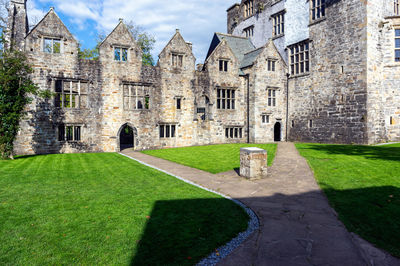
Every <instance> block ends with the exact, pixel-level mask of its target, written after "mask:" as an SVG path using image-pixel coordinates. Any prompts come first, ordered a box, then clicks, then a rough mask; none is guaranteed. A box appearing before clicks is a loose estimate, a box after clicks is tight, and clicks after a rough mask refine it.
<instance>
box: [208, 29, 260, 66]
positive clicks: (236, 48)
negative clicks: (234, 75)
mask: <svg viewBox="0 0 400 266" xmlns="http://www.w3.org/2000/svg"><path fill="white" fill-rule="evenodd" d="M222 40H225V41H226V43H227V44H228V46H229V47H230V48H231V50H232V52H233V53H234V55H235V56H236V58H237V59H238V60H239V64H241V63H242V61H243V58H244V54H246V53H248V52H250V51H252V50H254V49H255V48H256V47H255V46H254V45H253V43H252V42H251V41H250V39H249V38H245V37H239V36H234V35H230V34H224V33H218V32H217V33H215V34H214V37H213V40H212V42H211V46H210V49H209V50H208V53H207V58H208V57H209V56H210V55H211V54H212V52H213V51H214V49H215V48H216V47H217V46H218V44H219V43H220V42H222ZM207 58H206V60H207Z"/></svg>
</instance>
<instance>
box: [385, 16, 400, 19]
mask: <svg viewBox="0 0 400 266" xmlns="http://www.w3.org/2000/svg"><path fill="white" fill-rule="evenodd" d="M395 18H400V15H392V16H387V17H385V19H395Z"/></svg>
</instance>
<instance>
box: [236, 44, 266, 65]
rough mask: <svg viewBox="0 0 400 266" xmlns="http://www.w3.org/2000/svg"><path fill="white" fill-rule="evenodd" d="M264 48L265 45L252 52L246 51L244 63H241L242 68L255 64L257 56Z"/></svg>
mask: <svg viewBox="0 0 400 266" xmlns="http://www.w3.org/2000/svg"><path fill="white" fill-rule="evenodd" d="M263 49H264V46H263V47H260V48H258V49H255V50H253V51H251V52H248V53H246V54H245V55H244V57H243V60H242V63H241V64H240V68H245V67H249V66H252V65H253V64H254V62H255V61H256V60H257V57H258V56H259V55H260V54H261V52H262V51H263Z"/></svg>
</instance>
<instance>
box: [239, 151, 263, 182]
mask: <svg viewBox="0 0 400 266" xmlns="http://www.w3.org/2000/svg"><path fill="white" fill-rule="evenodd" d="M240 176H242V177H245V178H247V179H260V178H265V177H267V151H266V150H263V149H259V148H255V147H251V148H241V149H240Z"/></svg>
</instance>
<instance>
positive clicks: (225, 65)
mask: <svg viewBox="0 0 400 266" xmlns="http://www.w3.org/2000/svg"><path fill="white" fill-rule="evenodd" d="M219 71H224V72H227V71H228V60H225V59H220V60H219Z"/></svg>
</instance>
